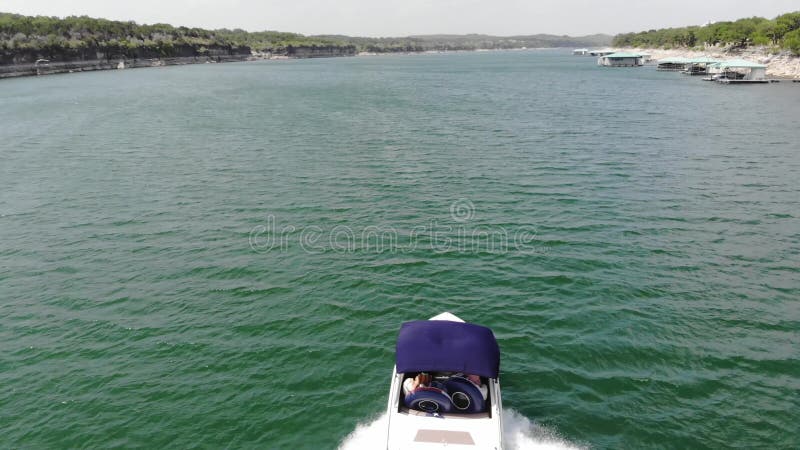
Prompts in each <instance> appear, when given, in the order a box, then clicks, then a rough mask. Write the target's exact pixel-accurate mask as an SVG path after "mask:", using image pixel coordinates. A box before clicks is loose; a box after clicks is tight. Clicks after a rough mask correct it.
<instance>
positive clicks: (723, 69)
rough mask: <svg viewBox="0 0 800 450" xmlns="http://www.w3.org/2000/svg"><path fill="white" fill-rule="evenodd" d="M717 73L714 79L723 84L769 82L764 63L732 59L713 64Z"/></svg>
mask: <svg viewBox="0 0 800 450" xmlns="http://www.w3.org/2000/svg"><path fill="white" fill-rule="evenodd" d="M715 66H716V68H717V70H718V72H719V73H718V74H717V75H716V76H714V77H713V79H714V81H716V82H718V83H724V84H748V83H769V80H768V79H767V66H765V65H764V64H759V63H754V62H752V61H746V60H744V59H734V60H732V61H723V62H721V63H717V64H715Z"/></svg>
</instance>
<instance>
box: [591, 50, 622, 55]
mask: <svg viewBox="0 0 800 450" xmlns="http://www.w3.org/2000/svg"><path fill="white" fill-rule="evenodd" d="M614 53H616V51H614V50H611V49H605V50H592V51H590V52H589V55H591V56H606V55H611V54H614Z"/></svg>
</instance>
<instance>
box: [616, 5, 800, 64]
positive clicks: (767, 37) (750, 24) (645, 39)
mask: <svg viewBox="0 0 800 450" xmlns="http://www.w3.org/2000/svg"><path fill="white" fill-rule="evenodd" d="M613 45H614V46H616V47H644V48H693V47H703V46H706V45H721V46H728V47H730V48H746V47H749V46H753V45H764V46H772V47H774V48H775V49H787V50H791V51H792V52H793V53H794V54H797V55H800V11H797V12H791V13H787V14H783V15H780V16H778V17H776V18H774V19H771V20H770V19H765V18H763V17H750V18H745V19H739V20H736V21H728V22H716V23H711V24H708V25H704V26H691V27H683V28H665V29H660V30H649V31H642V32H639V33H624V34H619V35H617V36H615V37H614V41H613Z"/></svg>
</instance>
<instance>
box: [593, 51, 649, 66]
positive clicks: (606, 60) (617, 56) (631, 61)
mask: <svg viewBox="0 0 800 450" xmlns="http://www.w3.org/2000/svg"><path fill="white" fill-rule="evenodd" d="M643 58H644V57H643V56H642V55H640V54H638V53H612V54H610V55H605V56H601V57H600V58H598V59H597V65H598V66H607V67H638V66H641V65H643V64H644V63H643V62H642V60H643Z"/></svg>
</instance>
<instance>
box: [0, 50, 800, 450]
mask: <svg viewBox="0 0 800 450" xmlns="http://www.w3.org/2000/svg"><path fill="white" fill-rule="evenodd" d="M798 105H800V85H796V84H794V85H793V84H792V83H785V82H784V83H780V84H777V85H767V86H717V85H711V84H709V83H704V82H702V81H700V80H699V79H697V78H690V77H686V76H681V75H679V74H675V73H659V72H656V71H655V70H653V69H652V68H636V69H608V68H598V67H596V66H595V64H594V60H593V59H592V58H580V57H572V56H570V55H567V54H565V53H564V52H558V51H527V52H491V53H459V54H443V55H415V56H389V57H369V58H347V59H326V60H294V61H271V62H257V63H236V64H218V65H214V64H211V65H196V66H185V67H166V68H156V69H138V70H126V71H108V72H96V73H84V74H74V75H64V76H49V77H41V78H28V79H14V80H3V81H2V83H0V236H2V240H0V385H2V387H3V389H0V428H2V430H3V431H2V433H0V447H3V448H40V447H51V448H65V447H98V446H126V447H148V448H158V447H161V448H184V447H193V446H199V447H208V448H221V447H230V448H247V447H250V448H253V447H255V448H335V447H336V446H337V445H338V444H339V442H341V440H342V439H343V438H344V437H345V436H346V435H347V434H348V433H350V432H351V431H352V430H353V429H354V428H355V427H356V425H357V424H358V423H364V422H369V421H370V420H371V419H372V418H374V417H377V416H378V415H379V414H380V413H381V412H382V410H383V408H385V396H386V394H387V391H388V381H389V375H390V373H391V368H392V363H393V345H394V338H395V336H396V333H397V331H398V328H399V325H400V323H401V322H402V321H404V320H410V319H420V318H426V317H429V316H432V315H434V314H437V313H439V312H441V311H444V310H448V311H451V312H453V313H456V314H458V315H460V316H461V317H463V318H464V319H467V320H470V321H475V322H478V323H482V324H484V325H487V326H490V327H492V328H493V329H494V330H495V333H496V335H497V337H498V340H499V342H500V346H501V349H502V355H503V362H502V367H501V370H502V384H503V396H504V397H503V400H504V405H505V406H506V407H508V408H513V409H514V410H516V411H518V412H519V413H520V414H521V415H523V416H525V417H527V418H529V419H532V420H534V421H536V422H537V423H538V424H540V425H541V426H544V427H546V428H547V429H549V430H551V431H552V432H556V433H558V434H560V435H561V436H562V437H563V438H564V439H565V440H567V441H569V442H572V443H575V444H576V445H588V446H591V447H594V448H644V447H648V448H654V447H665V448H688V447H694V448H718V447H723V446H732V447H756V446H763V447H768V448H797V446H798V445H799V443H800V434H799V433H798V427H797V423H798V420H800V416H798V411H800V402H799V401H798V396H797V393H798V391H799V390H800V370H798V367H800V350H799V349H800V346H798V341H799V339H798V337H799V336H798V330H800V303H799V301H798V298H800V212H798V211H800V202H799V201H798V199H800V184H799V183H798V178H800V157H798V145H797V142H798V140H799V139H798V138H800V132H798V129H800V107H799V106H798ZM369 227H377V228H369ZM376 229H377V230H381V233H384V232H386V233H388V234H380V235H381V236H389V237H388V238H386V239H384V240H383V241H380V240H379V239H378V238H377V237H376V236H377V234H370V233H372V231H374V230H376ZM486 236H488V237H486ZM273 238H277V239H275V240H273ZM490 243H491V244H490ZM379 244H380V246H379ZM378 247H379V248H378Z"/></svg>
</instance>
